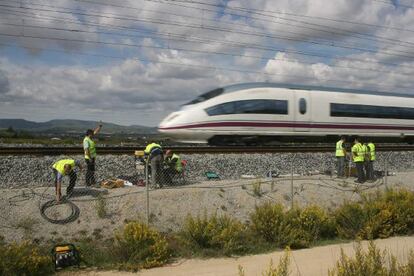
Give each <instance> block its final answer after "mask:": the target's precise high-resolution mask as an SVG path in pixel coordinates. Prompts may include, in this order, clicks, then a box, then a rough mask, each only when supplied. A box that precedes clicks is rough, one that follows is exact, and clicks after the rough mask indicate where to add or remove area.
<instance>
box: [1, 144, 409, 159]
mask: <svg viewBox="0 0 414 276" xmlns="http://www.w3.org/2000/svg"><path fill="white" fill-rule="evenodd" d="M142 149H143V147H142V146H141V147H140V146H136V147H134V146H120V147H113V146H110V147H109V146H108V147H97V152H98V153H99V154H100V155H103V154H113V155H122V154H129V155H133V154H134V152H135V150H142ZM165 149H171V150H173V151H174V152H177V153H186V154H195V153H216V154H219V153H278V152H280V153H283V152H334V150H335V145H322V146H321V145H280V146H266V147H251V146H249V147H247V146H228V147H208V146H197V147H194V146H171V147H165ZM376 150H377V151H414V145H407V144H392V145H391V144H388V145H387V144H379V145H377V148H376ZM70 154H83V149H82V147H0V155H3V156H4V155H39V156H46V155H70Z"/></svg>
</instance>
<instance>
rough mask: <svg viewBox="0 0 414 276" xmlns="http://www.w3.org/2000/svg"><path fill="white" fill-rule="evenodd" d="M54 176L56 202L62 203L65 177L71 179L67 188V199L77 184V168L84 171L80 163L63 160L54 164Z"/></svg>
mask: <svg viewBox="0 0 414 276" xmlns="http://www.w3.org/2000/svg"><path fill="white" fill-rule="evenodd" d="M52 167H53V174H54V178H55V188H56V202H58V203H59V202H60V201H61V199H62V192H61V187H62V180H63V177H64V176H68V177H69V186H68V187H67V188H66V197H67V198H69V197H70V196H71V195H72V193H73V189H74V188H75V184H76V179H77V176H76V172H75V171H74V168H75V167H79V168H80V169H82V166H81V165H80V163H79V162H78V161H75V160H73V159H63V160H59V161H57V162H56V163H54V164H53V166H52Z"/></svg>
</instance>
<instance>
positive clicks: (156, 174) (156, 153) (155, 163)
mask: <svg viewBox="0 0 414 276" xmlns="http://www.w3.org/2000/svg"><path fill="white" fill-rule="evenodd" d="M144 154H145V156H146V161H147V162H148V164H149V165H150V166H151V178H152V180H153V184H155V185H158V186H159V187H162V186H163V185H162V184H163V183H162V182H163V181H162V180H163V177H162V170H163V168H162V166H163V162H164V154H163V151H162V147H161V146H160V145H159V144H157V143H151V144H148V145H147V146H146V147H145V150H144Z"/></svg>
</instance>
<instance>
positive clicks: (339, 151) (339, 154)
mask: <svg viewBox="0 0 414 276" xmlns="http://www.w3.org/2000/svg"><path fill="white" fill-rule="evenodd" d="M345 140H346V138H345V136H341V139H340V140H339V141H338V142H336V153H335V156H336V162H337V163H336V164H337V174H338V178H343V177H345V157H346V150H345V148H344V145H343V144H344V143H345Z"/></svg>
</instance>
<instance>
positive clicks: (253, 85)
mask: <svg viewBox="0 0 414 276" xmlns="http://www.w3.org/2000/svg"><path fill="white" fill-rule="evenodd" d="M264 87H268V88H269V87H270V88H286V89H292V90H308V91H324V92H339V93H352V94H360V95H361V94H366V95H376V96H391V97H402V98H414V94H408V93H407V94H404V93H397V92H395V93H393V92H381V91H370V90H364V89H350V88H336V87H324V86H312V85H298V84H287V83H270V82H252V83H240V84H233V85H229V86H224V87H220V88H216V89H214V90H210V91H208V92H206V93H204V94H201V95H199V96H198V97H197V98H196V99H194V100H192V101H191V102H188V103H186V104H184V106H185V105H191V104H196V103H200V102H203V101H206V100H208V99H211V98H214V97H217V96H219V95H222V94H226V93H230V92H234V91H238V90H245V89H252V88H264Z"/></svg>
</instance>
